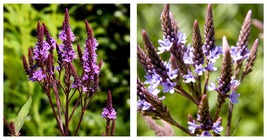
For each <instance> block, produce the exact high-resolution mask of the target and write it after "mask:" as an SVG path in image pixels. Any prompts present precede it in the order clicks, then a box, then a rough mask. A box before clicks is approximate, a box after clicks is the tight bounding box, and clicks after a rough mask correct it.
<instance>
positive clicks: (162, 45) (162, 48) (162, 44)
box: [158, 38, 172, 54]
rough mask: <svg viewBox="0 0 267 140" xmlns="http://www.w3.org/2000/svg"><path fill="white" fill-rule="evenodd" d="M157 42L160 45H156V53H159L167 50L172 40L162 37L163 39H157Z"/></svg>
mask: <svg viewBox="0 0 267 140" xmlns="http://www.w3.org/2000/svg"><path fill="white" fill-rule="evenodd" d="M158 43H159V45H160V47H158V50H159V52H158V54H161V53H163V52H166V51H169V50H170V48H171V47H172V42H171V41H170V40H169V39H166V38H163V40H161V39H159V40H158Z"/></svg>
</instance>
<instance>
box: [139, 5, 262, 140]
mask: <svg viewBox="0 0 267 140" xmlns="http://www.w3.org/2000/svg"><path fill="white" fill-rule="evenodd" d="M250 19H251V11H249V12H248V14H247V16H246V18H245V21H244V23H243V26H242V29H241V31H240V34H241V36H239V41H238V43H237V46H232V47H231V49H230V50H229V46H228V43H227V40H226V38H225V37H224V38H223V46H224V47H223V49H222V47H220V46H216V45H215V39H214V34H215V31H214V25H213V16H212V8H211V5H210V4H209V5H208V8H207V13H206V19H205V34H204V35H205V43H204V44H202V38H201V35H200V31H199V27H198V22H197V21H195V22H194V31H193V46H192V47H191V46H190V45H189V44H188V46H186V44H185V43H186V36H185V34H184V33H181V32H179V31H178V27H177V26H176V21H175V20H174V18H173V16H172V14H171V12H170V11H169V5H168V4H167V5H165V7H164V9H163V12H162V15H161V20H162V30H163V32H164V36H163V40H159V41H158V43H159V45H160V47H159V48H158V50H159V52H158V54H161V53H163V52H170V53H171V56H170V60H169V62H163V61H162V60H161V59H160V57H159V56H158V55H156V54H155V49H154V48H153V47H154V46H153V44H152V43H151V42H150V40H149V38H148V36H147V34H146V33H145V32H144V31H143V34H142V35H143V41H144V44H145V46H144V47H145V49H146V51H147V53H148V57H147V56H146V54H145V52H144V51H143V50H142V49H141V48H140V47H139V46H138V55H137V56H138V60H139V62H140V63H141V65H142V66H143V68H144V69H145V71H146V73H147V74H146V76H145V78H146V81H145V84H148V85H149V86H148V88H147V91H148V92H149V93H150V94H152V95H153V96H154V97H157V95H158V93H159V92H160V91H159V90H158V89H157V87H158V86H163V93H166V92H168V91H169V92H170V93H173V92H174V89H175V88H176V87H175V86H177V83H175V81H177V80H176V79H175V78H176V77H177V78H178V79H179V77H183V82H184V83H185V84H195V85H197V84H196V81H197V80H199V77H200V76H201V75H203V73H204V72H207V73H208V74H209V72H211V71H216V70H217V68H216V67H214V64H215V62H216V60H217V59H218V58H219V57H220V55H221V54H223V55H224V58H223V64H222V69H221V71H222V72H221V76H220V77H219V78H218V87H216V85H215V84H214V83H213V82H211V83H210V86H208V85H207V83H206V84H205V87H204V88H205V89H204V95H205V94H206V90H208V91H211V90H215V91H216V92H217V93H218V102H224V99H225V98H229V99H230V102H231V103H232V104H234V103H238V100H237V98H238V97H239V96H240V94H237V93H236V89H237V87H238V86H239V84H240V82H239V80H237V79H236V78H237V77H236V76H232V64H236V63H237V64H238V63H242V62H243V60H244V59H246V58H248V57H249V58H248V60H247V61H248V63H247V65H246V66H245V68H244V69H245V70H244V72H243V74H247V73H249V72H251V71H252V69H251V68H252V66H253V64H254V61H255V58H256V52H257V44H258V40H257V39H256V40H255V42H254V44H253V47H252V54H250V51H249V50H248V48H247V46H246V45H247V38H248V34H249V32H250V24H251V23H250ZM242 40H246V41H243V42H242ZM205 58H206V61H205V62H206V64H204V60H205ZM204 65H205V66H204ZM239 69H240V67H239ZM243 74H242V76H243ZM242 78H243V77H242ZM139 81H140V80H139ZM198 82H199V81H198ZM178 86H179V85H178ZM199 87H200V86H199ZM178 89H179V87H178ZM230 90H231V94H230V95H227V93H228V92H229V91H230ZM138 91H142V90H138ZM178 92H179V91H178ZM198 92H201V88H200V90H199V91H198ZM138 97H139V100H138V104H137V105H138V106H137V108H138V110H142V111H149V110H151V109H152V110H153V109H155V108H153V107H152V105H151V104H150V102H148V100H147V99H146V98H147V97H146V96H145V95H143V94H142V93H138ZM201 97H203V96H199V97H197V98H198V99H197V100H198V101H200V98H201ZM220 98H223V99H220ZM158 99H159V100H163V99H165V97H164V96H163V97H162V98H158ZM219 108H220V107H219ZM199 117H200V115H199V116H198V120H199ZM209 118H210V117H209ZM216 118H217V120H216V121H215V123H213V121H212V120H211V118H210V119H207V120H209V121H206V122H205V123H207V124H210V125H208V126H207V127H202V125H203V123H202V124H200V125H196V123H195V122H194V121H193V120H192V119H189V122H188V123H189V129H190V130H192V131H191V133H194V132H195V129H196V128H197V129H200V130H201V129H202V130H203V131H202V132H201V133H200V134H199V133H198V134H197V135H204V136H208V135H210V133H209V132H208V130H213V131H214V132H215V134H214V135H219V133H220V131H221V130H222V127H221V119H218V117H216ZM192 126H196V128H195V129H192ZM199 126H201V127H199ZM219 130H220V131H219Z"/></svg>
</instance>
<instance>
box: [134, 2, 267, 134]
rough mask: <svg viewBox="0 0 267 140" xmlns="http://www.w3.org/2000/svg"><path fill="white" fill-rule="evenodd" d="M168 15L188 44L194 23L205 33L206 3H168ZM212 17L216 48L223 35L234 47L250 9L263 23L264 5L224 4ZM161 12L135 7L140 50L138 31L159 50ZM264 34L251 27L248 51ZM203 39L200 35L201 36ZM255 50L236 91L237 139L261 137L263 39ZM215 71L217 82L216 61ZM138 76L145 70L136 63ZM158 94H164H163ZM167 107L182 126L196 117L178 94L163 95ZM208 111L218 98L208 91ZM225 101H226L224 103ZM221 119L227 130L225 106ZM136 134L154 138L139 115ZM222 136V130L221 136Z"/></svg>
mask: <svg viewBox="0 0 267 140" xmlns="http://www.w3.org/2000/svg"><path fill="white" fill-rule="evenodd" d="M170 7H171V12H172V14H173V15H174V17H175V19H176V21H177V24H178V27H179V28H180V31H181V32H184V33H186V35H187V37H188V38H187V40H188V42H187V43H191V42H192V41H191V40H192V31H193V23H194V20H195V19H197V20H198V22H199V26H200V30H201V33H202V35H203V34H204V21H205V14H206V8H207V5H206V4H201V5H200V4H198V5H196V4H195V5H191V4H190V5H189V4H171V6H170ZM212 8H213V17H214V24H215V39H216V43H215V44H216V45H221V40H222V37H223V36H226V37H227V39H228V43H229V45H230V46H234V45H236V42H237V39H238V35H239V31H240V29H241V26H242V23H243V21H244V18H245V16H246V14H247V12H248V10H249V9H251V10H252V18H256V19H258V20H260V21H263V5H260V4H257V5H252V4H242V5H236V4H227V5H221V4H220V5H216V4H214V5H212ZM162 9H163V4H161V5H145V4H138V6H137V24H138V26H137V39H138V44H139V45H141V46H142V47H143V43H142V36H141V32H142V29H144V30H145V31H146V32H147V33H148V35H149V36H150V39H151V41H152V42H153V44H154V45H155V47H158V46H159V45H158V43H157V41H158V39H162V36H163V33H162V30H161V24H160V15H161V12H162ZM262 32H263V31H261V30H259V29H257V28H256V27H255V26H254V25H252V28H251V34H250V38H249V44H248V48H251V46H252V43H253V42H254V40H255V39H256V38H259V34H260V33H262ZM202 37H203V36H202ZM259 41H260V43H259V49H258V56H257V59H256V63H255V66H254V70H253V72H252V73H250V74H249V75H248V76H247V77H246V78H245V79H244V81H243V83H242V84H241V86H240V87H239V88H238V90H237V92H238V93H240V95H241V96H240V98H239V103H238V104H237V105H235V106H234V112H233V121H232V130H234V135H237V136H263V39H262V38H261V39H260V40H259ZM162 56H163V60H164V61H167V60H168V58H169V55H168V54H166V53H165V54H164V55H162ZM216 64H217V67H218V70H217V72H214V73H212V74H211V79H210V80H211V81H213V82H217V79H216V78H217V77H219V74H220V69H221V65H220V64H221V62H220V61H217V63H216ZM137 71H138V76H139V77H140V78H141V79H142V80H143V81H144V74H145V73H144V70H143V69H142V67H141V65H140V64H139V63H138V70H137ZM160 95H163V94H162V93H161V94H160ZM164 96H166V100H164V101H163V103H164V104H166V105H167V106H168V108H169V110H170V112H171V114H172V115H173V117H174V119H175V120H177V121H178V122H179V123H181V124H183V126H187V121H188V119H187V115H188V114H192V115H193V116H194V117H195V118H196V112H197V108H196V107H195V105H193V104H192V103H190V102H189V101H188V100H186V99H185V98H183V97H182V96H178V95H175V94H174V95H170V94H169V93H168V94H164ZM208 96H209V103H210V110H211V113H212V114H214V112H215V108H216V100H217V95H216V93H215V92H208ZM227 102H228V100H227ZM222 110H223V111H222V112H221V116H222V118H223V126H224V129H226V127H225V126H226V122H227V120H226V118H227V117H226V115H227V106H226V104H225V105H224V108H223V109H222ZM240 117H242V119H241V121H240V123H239V126H238V127H237V128H236V125H237V122H238V119H239V118H240ZM137 118H138V121H137V129H138V131H137V133H138V135H139V136H148V135H149V136H151V135H155V134H154V132H153V131H152V130H150V129H149V127H148V126H147V125H146V123H145V121H144V119H143V118H142V116H141V115H140V114H139V113H138V116H137ZM174 131H175V134H176V135H178V136H183V135H186V134H185V133H183V132H182V131H181V130H179V129H177V128H174ZM224 134H225V131H223V133H222V135H224Z"/></svg>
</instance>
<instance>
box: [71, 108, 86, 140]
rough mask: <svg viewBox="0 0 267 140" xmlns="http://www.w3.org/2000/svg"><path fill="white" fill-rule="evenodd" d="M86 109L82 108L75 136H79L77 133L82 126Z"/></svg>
mask: <svg viewBox="0 0 267 140" xmlns="http://www.w3.org/2000/svg"><path fill="white" fill-rule="evenodd" d="M85 111H86V109H82V114H81V116H80V119H79V123H78V126H77V128H76V130H75V133H74V136H77V134H78V130H79V128H80V125H81V122H82V119H83V115H84V112H85Z"/></svg>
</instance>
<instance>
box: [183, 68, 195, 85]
mask: <svg viewBox="0 0 267 140" xmlns="http://www.w3.org/2000/svg"><path fill="white" fill-rule="evenodd" d="M183 78H184V79H185V81H184V82H185V83H190V82H193V83H195V77H194V75H193V74H192V73H191V72H190V71H189V70H188V74H186V75H184V76H183Z"/></svg>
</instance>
